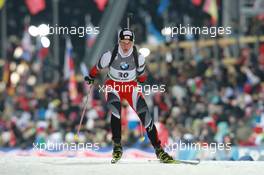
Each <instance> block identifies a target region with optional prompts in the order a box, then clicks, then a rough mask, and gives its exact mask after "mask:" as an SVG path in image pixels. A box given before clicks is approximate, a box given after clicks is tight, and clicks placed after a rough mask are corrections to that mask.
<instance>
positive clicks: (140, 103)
mask: <svg viewBox="0 0 264 175" xmlns="http://www.w3.org/2000/svg"><path fill="white" fill-rule="evenodd" d="M136 112H137V114H138V116H139V118H140V120H141V122H142V124H143V125H144V127H145V128H146V132H147V135H148V138H149V140H150V142H151V144H152V145H153V147H154V148H158V147H160V140H159V138H158V132H157V129H156V126H155V125H154V121H153V119H152V117H151V116H150V113H149V109H148V106H147V104H146V101H145V99H144V97H143V96H142V95H139V96H138V99H137V103H136Z"/></svg>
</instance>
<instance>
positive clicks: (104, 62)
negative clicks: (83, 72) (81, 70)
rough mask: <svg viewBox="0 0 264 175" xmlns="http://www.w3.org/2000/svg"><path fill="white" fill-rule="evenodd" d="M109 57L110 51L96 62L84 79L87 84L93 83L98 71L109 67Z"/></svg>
mask: <svg viewBox="0 0 264 175" xmlns="http://www.w3.org/2000/svg"><path fill="white" fill-rule="evenodd" d="M111 56H112V53H111V52H110V51H107V52H105V53H104V54H103V55H102V56H101V57H100V59H99V60H98V61H97V63H96V65H94V66H93V67H92V69H91V70H90V72H89V75H88V76H85V77H84V80H85V81H87V82H88V83H89V84H91V83H93V82H94V79H95V78H96V76H97V75H98V73H99V72H100V70H101V69H104V68H106V67H108V66H109V63H110V60H111Z"/></svg>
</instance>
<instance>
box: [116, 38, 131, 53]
mask: <svg viewBox="0 0 264 175" xmlns="http://www.w3.org/2000/svg"><path fill="white" fill-rule="evenodd" d="M119 45H120V47H121V49H122V50H123V52H124V53H127V52H128V51H129V49H130V48H131V47H132V46H133V42H132V41H130V40H120V41H119Z"/></svg>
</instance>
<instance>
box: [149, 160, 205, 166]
mask: <svg viewBox="0 0 264 175" xmlns="http://www.w3.org/2000/svg"><path fill="white" fill-rule="evenodd" d="M148 162H160V160H148ZM160 163H163V162H160ZM199 163H200V160H174V161H171V162H168V163H165V164H189V165H198V164H199Z"/></svg>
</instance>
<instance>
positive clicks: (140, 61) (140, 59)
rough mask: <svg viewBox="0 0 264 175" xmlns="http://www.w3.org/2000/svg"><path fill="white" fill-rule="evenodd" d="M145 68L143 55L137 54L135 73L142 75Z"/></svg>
mask: <svg viewBox="0 0 264 175" xmlns="http://www.w3.org/2000/svg"><path fill="white" fill-rule="evenodd" d="M145 66H146V63H145V57H144V56H143V55H141V54H139V55H138V68H137V72H138V73H139V74H142V73H144V70H145Z"/></svg>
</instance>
